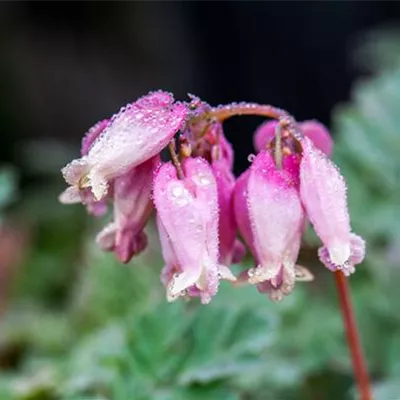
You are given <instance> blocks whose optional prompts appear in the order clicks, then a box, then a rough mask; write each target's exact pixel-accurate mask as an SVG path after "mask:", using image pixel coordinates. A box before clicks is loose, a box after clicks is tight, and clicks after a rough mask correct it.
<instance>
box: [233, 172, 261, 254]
mask: <svg viewBox="0 0 400 400" xmlns="http://www.w3.org/2000/svg"><path fill="white" fill-rule="evenodd" d="M249 175H250V170H247V171H245V172H244V173H243V174H242V175H240V176H239V178H238V179H237V180H236V184H235V188H234V192H233V210H234V214H235V220H236V223H237V225H238V228H239V232H240V234H241V236H242V238H243V240H244V242H245V243H246V245H247V246H248V247H249V249H250V250H251V252H252V254H253V255H254V256H256V251H255V248H254V237H253V232H252V229H251V223H250V216H249V210H248V207H247V184H248V179H249Z"/></svg>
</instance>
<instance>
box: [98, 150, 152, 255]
mask: <svg viewBox="0 0 400 400" xmlns="http://www.w3.org/2000/svg"><path fill="white" fill-rule="evenodd" d="M159 164H160V157H159V156H158V155H157V156H154V157H152V158H150V159H149V160H147V161H145V162H144V163H142V164H140V165H138V166H137V167H135V168H133V169H132V170H131V171H129V172H127V173H126V174H125V175H123V176H121V177H118V178H116V179H115V181H114V183H113V199H114V218H113V221H112V222H111V223H110V224H108V225H107V226H106V227H105V228H104V229H103V230H102V231H101V232H100V233H99V234H98V236H97V238H96V241H97V243H98V245H99V246H100V248H101V249H102V250H105V251H114V252H115V254H116V256H117V257H118V259H119V260H120V261H121V262H122V263H127V262H128V261H130V259H131V258H132V257H133V256H135V255H137V254H139V253H140V252H142V251H143V250H144V249H145V248H146V246H147V236H146V234H145V232H144V228H145V226H146V224H147V221H148V219H149V217H150V214H151V211H152V209H153V202H152V199H151V191H152V185H153V175H154V171H155V169H156V168H157V166H158V165H159Z"/></svg>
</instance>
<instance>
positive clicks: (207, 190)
mask: <svg viewBox="0 0 400 400" xmlns="http://www.w3.org/2000/svg"><path fill="white" fill-rule="evenodd" d="M183 169H184V173H185V179H184V180H179V179H178V178H177V174H176V170H175V167H174V166H173V165H172V164H171V163H166V164H164V165H162V166H161V168H160V169H159V170H158V172H157V174H156V177H155V181H154V203H155V206H156V209H157V213H158V225H159V227H160V226H161V227H162V229H161V230H160V238H161V245H162V248H163V254H164V257H165V261H166V267H165V268H164V272H163V279H164V280H168V279H169V281H168V283H167V298H168V299H170V300H173V299H175V298H176V297H178V296H180V295H183V294H185V293H187V294H188V295H189V296H199V297H201V300H202V302H203V303H208V302H209V301H210V300H211V297H212V296H213V295H214V294H215V293H216V291H217V289H218V284H219V279H220V275H221V270H222V269H221V268H220V266H219V265H218V203H217V201H218V199H217V186H216V181H215V178H214V175H213V173H212V170H211V168H210V166H209V165H208V163H207V162H206V161H205V160H202V159H200V158H197V159H187V160H185V162H184V163H183ZM171 275H173V276H171Z"/></svg>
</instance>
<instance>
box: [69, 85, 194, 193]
mask: <svg viewBox="0 0 400 400" xmlns="http://www.w3.org/2000/svg"><path fill="white" fill-rule="evenodd" d="M186 111H187V109H186V106H185V105H184V104H181V103H174V99H173V97H172V95H171V94H169V93H167V92H162V91H158V92H152V93H149V94H148V95H147V96H144V97H141V98H140V99H138V100H137V101H136V102H134V103H132V104H129V105H128V106H126V107H124V108H122V109H121V111H120V112H119V113H118V114H116V115H115V116H114V117H113V118H112V119H111V120H110V122H109V123H108V124H107V126H106V127H105V129H104V130H103V131H102V132H101V134H100V135H99V136H98V137H97V138H96V139H95V140H94V141H93V143H92V144H91V145H90V148H89V151H88V153H87V154H86V155H84V156H83V157H82V158H80V159H77V160H74V161H72V162H71V163H70V164H68V165H67V166H66V167H64V168H63V170H62V173H63V176H64V179H65V180H66V182H67V183H68V184H69V185H71V186H74V187H77V188H78V189H84V188H90V189H91V191H92V192H93V194H94V197H95V199H96V200H101V199H103V198H104V197H105V196H106V194H107V191H108V187H109V183H110V182H111V181H112V180H113V179H115V178H117V177H120V176H122V175H124V174H125V173H127V172H128V171H130V170H131V169H132V168H133V167H135V166H137V165H139V164H141V163H142V162H144V161H146V160H148V159H149V158H151V157H153V156H155V155H157V154H158V153H159V152H160V151H161V150H162V149H163V148H164V147H165V146H166V145H167V144H168V142H169V141H170V140H171V138H172V137H173V136H174V135H175V133H176V132H177V131H178V129H179V128H180V126H181V125H182V124H183V122H184V120H185V116H186Z"/></svg>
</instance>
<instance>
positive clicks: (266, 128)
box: [253, 121, 278, 153]
mask: <svg viewBox="0 0 400 400" xmlns="http://www.w3.org/2000/svg"><path fill="white" fill-rule="evenodd" d="M277 126H278V121H267V122H264V123H263V124H261V125H260V126H259V127H258V128H257V130H256V131H255V133H254V136H253V145H254V148H255V149H256V152H257V153H259V152H260V151H261V150H265V149H266V147H267V146H268V143H269V142H270V141H271V140H272V139H273V138H274V137H275V131H276V127H277Z"/></svg>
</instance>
